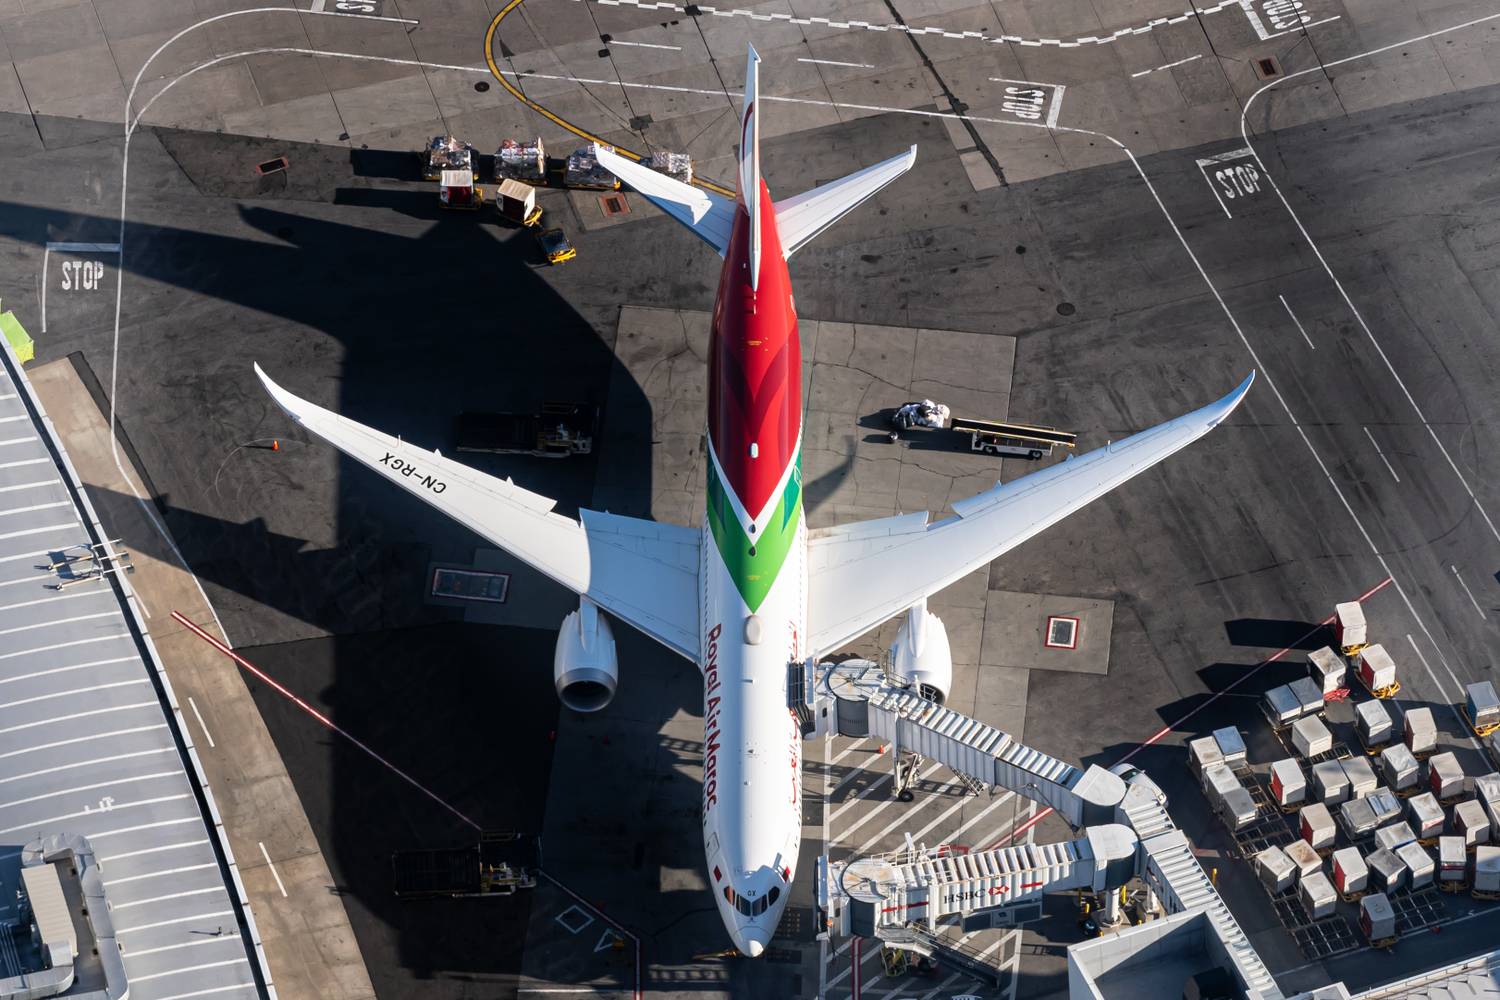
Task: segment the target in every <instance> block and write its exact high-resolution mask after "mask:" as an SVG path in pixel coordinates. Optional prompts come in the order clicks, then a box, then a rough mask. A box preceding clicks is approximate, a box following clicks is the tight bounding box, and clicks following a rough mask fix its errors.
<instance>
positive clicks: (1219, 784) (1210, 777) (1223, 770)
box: [1203, 764, 1241, 805]
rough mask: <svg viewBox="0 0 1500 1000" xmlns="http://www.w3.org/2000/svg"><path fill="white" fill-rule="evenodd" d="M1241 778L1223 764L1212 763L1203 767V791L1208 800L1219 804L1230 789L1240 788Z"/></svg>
mask: <svg viewBox="0 0 1500 1000" xmlns="http://www.w3.org/2000/svg"><path fill="white" fill-rule="evenodd" d="M1240 787H1241V785H1240V779H1239V778H1236V777H1235V776H1234V772H1233V771H1231V770H1230V769H1229V768H1227V767H1225V766H1224V765H1223V764H1210V765H1209V766H1208V767H1205V768H1204V769H1203V793H1204V794H1205V795H1207V796H1208V801H1209V802H1211V803H1213V804H1214V805H1217V804H1218V802H1219V800H1220V799H1222V798H1223V797H1224V796H1225V795H1226V794H1227V793H1228V792H1229V791H1231V790H1232V789H1235V788H1240Z"/></svg>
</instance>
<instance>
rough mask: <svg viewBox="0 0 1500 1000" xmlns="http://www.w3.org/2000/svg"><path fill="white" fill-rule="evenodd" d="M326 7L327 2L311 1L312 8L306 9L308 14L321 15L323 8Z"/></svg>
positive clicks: (324, 0) (320, 0) (325, 0)
mask: <svg viewBox="0 0 1500 1000" xmlns="http://www.w3.org/2000/svg"><path fill="white" fill-rule="evenodd" d="M327 5H328V0H312V6H311V7H309V8H308V10H307V12H308V13H309V14H321V13H323V8H324V7H325V6H327Z"/></svg>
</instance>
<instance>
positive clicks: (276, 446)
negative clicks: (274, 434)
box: [271, 441, 281, 451]
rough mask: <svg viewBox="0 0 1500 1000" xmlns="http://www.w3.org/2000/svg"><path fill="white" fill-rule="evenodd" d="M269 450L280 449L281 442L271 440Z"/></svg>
mask: <svg viewBox="0 0 1500 1000" xmlns="http://www.w3.org/2000/svg"><path fill="white" fill-rule="evenodd" d="M271 450H272V451H280V450H281V442H280V441H272V442H271Z"/></svg>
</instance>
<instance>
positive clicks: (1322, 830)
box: [1297, 802, 1338, 854]
mask: <svg viewBox="0 0 1500 1000" xmlns="http://www.w3.org/2000/svg"><path fill="white" fill-rule="evenodd" d="M1297 825H1298V829H1299V830H1301V832H1302V839H1303V840H1305V841H1307V842H1308V843H1309V844H1311V845H1312V848H1313V850H1315V851H1318V852H1319V853H1323V854H1326V853H1327V852H1328V850H1329V849H1331V848H1332V847H1333V842H1334V840H1335V839H1336V838H1337V837H1338V831H1337V829H1336V828H1335V827H1334V825H1333V815H1332V814H1331V813H1330V812H1329V811H1328V807H1327V806H1325V805H1324V804H1323V803H1321V802H1314V803H1311V804H1310V805H1305V806H1303V807H1302V811H1301V812H1300V813H1298V814H1297Z"/></svg>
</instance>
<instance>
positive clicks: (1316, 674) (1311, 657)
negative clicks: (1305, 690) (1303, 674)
mask: <svg viewBox="0 0 1500 1000" xmlns="http://www.w3.org/2000/svg"><path fill="white" fill-rule="evenodd" d="M1348 669H1349V665H1348V664H1347V663H1345V662H1344V658H1343V657H1342V656H1340V655H1339V654H1337V653H1335V652H1334V651H1333V650H1332V649H1331V648H1329V647H1328V646H1324V647H1323V648H1322V649H1315V650H1313V651H1312V652H1311V653H1308V654H1307V675H1308V677H1310V678H1311V679H1312V682H1313V683H1314V684H1316V685H1317V686H1318V689H1319V690H1320V691H1322V692H1323V694H1324V696H1325V697H1326V696H1327V695H1330V694H1333V693H1334V692H1335V691H1337V690H1338V689H1339V688H1341V687H1343V686H1344V674H1345V673H1346V672H1347V671H1348Z"/></svg>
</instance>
